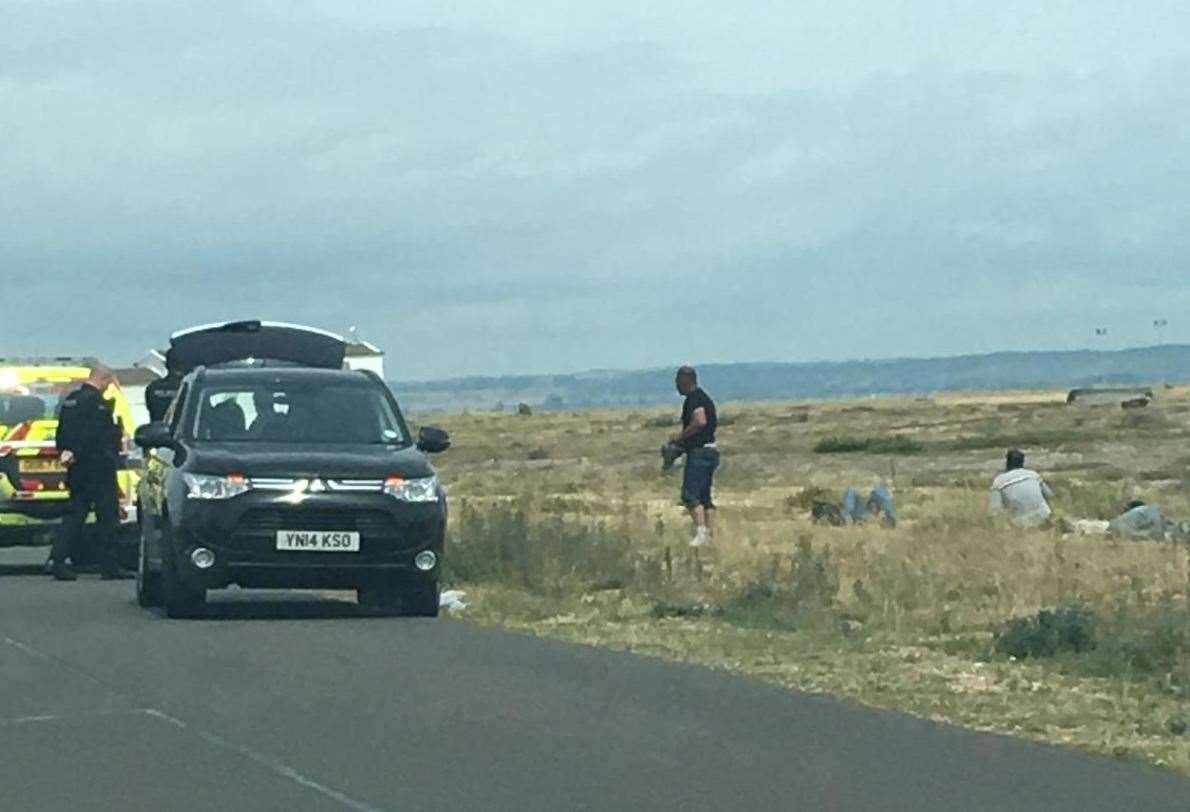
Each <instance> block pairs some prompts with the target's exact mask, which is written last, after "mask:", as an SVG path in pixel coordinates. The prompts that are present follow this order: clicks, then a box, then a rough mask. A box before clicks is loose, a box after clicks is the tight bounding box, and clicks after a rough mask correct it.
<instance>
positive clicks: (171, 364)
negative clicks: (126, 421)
mask: <svg viewBox="0 0 1190 812" xmlns="http://www.w3.org/2000/svg"><path fill="white" fill-rule="evenodd" d="M181 385H182V373H181V372H180V371H179V370H178V368H177V362H176V361H175V359H174V351H173V349H172V348H170V349H169V350H168V351H167V352H166V353H165V377H164V378H158V379H157V380H155V381H153V382H152V383H150V384H149V385H148V386H146V387H145V407H146V408H147V409H148V410H149V419H150V420H152V421H153V422H154V423H159V422H161V421H162V420H164V419H165V413H166V412H167V411H169V406H170V404H171V403H173V401H174V396H175V395H177V394H178V389H179V388H180V387H181Z"/></svg>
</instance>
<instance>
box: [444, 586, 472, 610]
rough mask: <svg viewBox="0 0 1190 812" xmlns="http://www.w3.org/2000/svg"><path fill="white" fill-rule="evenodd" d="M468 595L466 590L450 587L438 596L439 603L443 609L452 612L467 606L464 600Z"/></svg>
mask: <svg viewBox="0 0 1190 812" xmlns="http://www.w3.org/2000/svg"><path fill="white" fill-rule="evenodd" d="M466 597H467V593H466V592H462V591H460V590H458V589H448V590H446V591H445V592H443V593H442V594H441V595H439V596H438V605H439V606H440V607H442V608H443V609H449V610H450V611H452V612H457V611H459V610H460V609H466V608H467V604H466V602H464V600H463V599H464V598H466Z"/></svg>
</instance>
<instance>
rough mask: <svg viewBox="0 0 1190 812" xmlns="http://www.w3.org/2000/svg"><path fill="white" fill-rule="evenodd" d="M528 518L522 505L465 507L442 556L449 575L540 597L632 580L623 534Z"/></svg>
mask: <svg viewBox="0 0 1190 812" xmlns="http://www.w3.org/2000/svg"><path fill="white" fill-rule="evenodd" d="M531 515H532V513H531V510H530V506H529V505H525V504H510V505H502V506H494V507H487V508H484V509H482V510H478V509H475V508H472V507H471V506H469V505H466V504H464V505H463V507H462V511H461V515H460V517H459V522H458V525H457V530H456V532H455V533H454V535H453V537H452V538H451V540H450V544H449V548H448V550H447V554H446V566H447V577H448V578H450V579H452V580H457V581H461V582H470V583H483V582H489V583H502V584H508V585H512V586H517V587H520V588H524V589H526V590H528V591H530V592H535V593H538V594H543V593H548V594H561V593H564V592H566V591H569V590H575V589H577V590H585V589H595V588H609V587H610V585H612V584H617V585H623V584H626V583H629V582H630V581H631V580H632V579H633V576H634V573H635V571H636V569H637V562H636V560H635V558H634V557H633V555H632V551H631V544H630V541H629V539H628V538H627V535H626V534H624V533H621V532H616V531H614V530H612V529H610V528H608V527H607V526H605V525H603V524H586V523H581V522H576V521H573V520H566V519H563V518H560V517H556V516H553V517H551V516H545V517H542V518H537V519H531V518H530V516H531Z"/></svg>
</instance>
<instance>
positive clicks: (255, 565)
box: [136, 322, 450, 617]
mask: <svg viewBox="0 0 1190 812" xmlns="http://www.w3.org/2000/svg"><path fill="white" fill-rule="evenodd" d="M243 325H250V326H249V327H244V326H243ZM335 341H337V342H338V350H337V352H338V355H337V358H336V356H335V352H333V351H332V350H334V349H335V348H334V345H333V342H335ZM173 349H174V351H175V354H176V356H177V357H179V358H183V357H184V358H186V359H187V360H186V362H185V363H186V365H187V366H188V367H189V368H192V371H191V372H190V373H189V374H187V375H186V376H185V377H184V378H183V380H182V383H181V387H180V389H179V392H178V395H177V397H176V398H175V399H174V401H173V404H172V405H171V407H170V410H169V412H168V414H167V415H166V420H165V421H163V422H160V423H150V424H148V425H146V426H142V427H141V428H140V429H138V430H137V433H136V442H137V444H138V445H140V446H141V447H142V448H144V449H146V450H148V451H150V452H151V453H150V454H149V455H148V457H147V463H146V471H145V476H144V478H143V481H142V483H141V488H140V502H141V540H140V553H139V557H138V559H139V560H138V566H137V600H138V602H139V603H140V604H141V605H142V606H155V605H162V606H164V608H165V611H166V614H167V615H169V616H170V617H192V616H195V615H198V614H201V612H202V610H203V606H204V603H205V599H206V594H207V591H208V590H212V589H221V588H225V587H227V586H230V585H232V584H235V585H238V586H240V587H245V588H327V589H354V590H356V591H357V593H358V597H359V600H360V602H361V603H364V604H371V605H375V606H378V607H382V608H385V609H393V610H399V611H400V612H401V613H402V614H407V615H420V616H434V615H437V613H438V602H439V572H440V571H441V566H442V557H443V552H444V543H445V531H446V519H447V503H446V494H445V491H444V489H443V487H442V484H441V483H440V482H439V480H438V477H437V475H436V473H435V471H434V469H433V467H432V466H431V465H430V463H429V461H428V460H427V458H426V456H425V455H426V454H427V453H434V452H439V451H445V450H446V449H447V448H448V447H449V445H450V440H449V437H448V436H447V435H446V433H445V432H443V431H441V430H439V429H434V428H428V427H427V428H425V429H423V430H422V431H421V432H420V434H419V436H418V437H417V438H416V440H415V439H414V438H413V437H411V435H410V431H409V428H408V425H407V424H406V422H405V419H404V417H403V415H402V413H401V409H400V407H399V405H398V403H397V401H396V399H395V398H394V396H393V394H392V392H391V391H390V389H389V388H388V386H386V385H385V384H384V382H383V381H382V380H381V379H380V378H379V377H378V376H376V375H375V374H373V373H370V372H365V371H349V370H344V369H342V368H341V366H342V359H343V352H344V351H345V349H346V347H345V344H344V343H343V341H342V339H338V338H337V337H335V336H332V335H331V334H327V333H322V332H321V331H310V330H307V329H306V328H301V327H297V326H293V325H270V324H268V323H263V324H262V323H259V322H238V323H235V325H234V326H228V325H212V326H208V327H204V328H200V329H198V330H196V331H183V333H179V334H175V337H174V341H173ZM207 361H213V362H214V365H212V366H206V365H205V362H207Z"/></svg>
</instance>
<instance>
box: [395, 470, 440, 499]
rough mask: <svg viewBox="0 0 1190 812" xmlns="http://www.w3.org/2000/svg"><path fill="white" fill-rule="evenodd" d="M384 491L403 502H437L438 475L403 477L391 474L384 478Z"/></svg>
mask: <svg viewBox="0 0 1190 812" xmlns="http://www.w3.org/2000/svg"><path fill="white" fill-rule="evenodd" d="M384 492H385V493H387V494H388V495H389V496H391V497H392V498H393V499H399V500H400V501H402V502H437V501H438V477H436V476H427V477H419V478H417V479H402V478H401V477H399V476H390V477H389V478H388V479H386V480H384Z"/></svg>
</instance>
